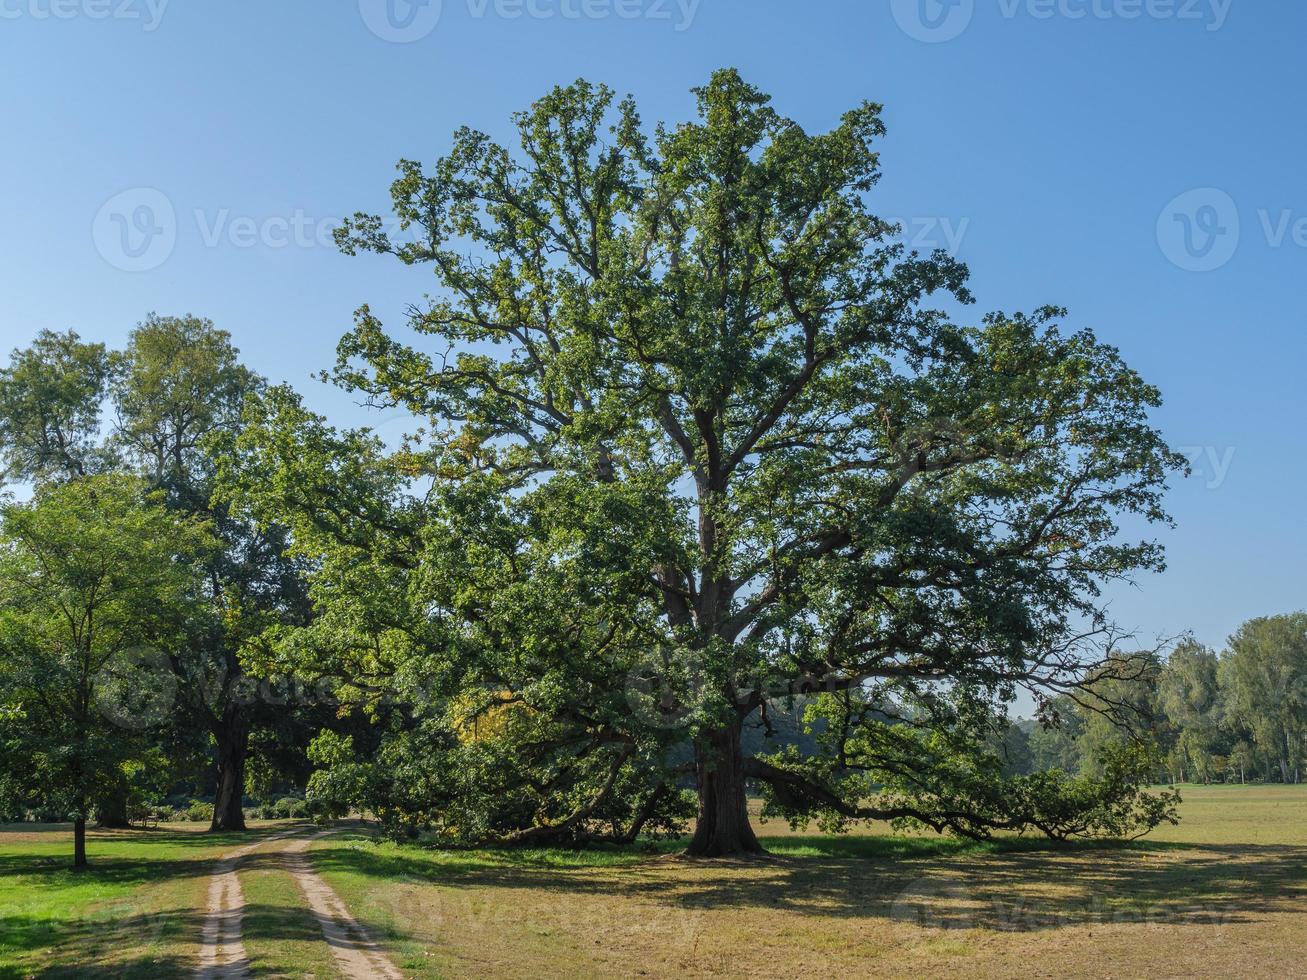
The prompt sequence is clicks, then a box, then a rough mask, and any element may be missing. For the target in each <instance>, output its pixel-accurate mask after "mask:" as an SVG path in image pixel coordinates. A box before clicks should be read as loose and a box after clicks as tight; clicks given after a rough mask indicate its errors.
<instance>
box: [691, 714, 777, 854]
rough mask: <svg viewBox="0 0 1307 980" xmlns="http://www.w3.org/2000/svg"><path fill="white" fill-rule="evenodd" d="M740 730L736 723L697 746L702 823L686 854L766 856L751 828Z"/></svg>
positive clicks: (701, 741)
mask: <svg viewBox="0 0 1307 980" xmlns="http://www.w3.org/2000/svg"><path fill="white" fill-rule="evenodd" d="M740 730H741V722H739V721H736V722H735V723H734V724H732V725H731V726H729V727H728V728H724V729H721V730H719V731H715V732H711V733H709V734H707V735H705V736H704V737H703V738H702V739H701V740H700V741H699V742H698V744H696V745H695V750H694V755H695V775H696V777H697V779H698V784H699V820H698V823H697V824H696V826H695V828H694V837H693V839H692V840H691V841H690V846H689V848H687V849H686V852H685V853H686V854H687V855H689V856H691V857H726V856H729V855H736V854H762V853H763V849H762V845H761V844H759V843H758V838H757V837H756V836H755V835H754V833H753V828H752V827H751V826H750V825H749V808H748V800H747V798H746V796H745V792H744V789H745V780H744V757H743V755H742V753H741V751H740Z"/></svg>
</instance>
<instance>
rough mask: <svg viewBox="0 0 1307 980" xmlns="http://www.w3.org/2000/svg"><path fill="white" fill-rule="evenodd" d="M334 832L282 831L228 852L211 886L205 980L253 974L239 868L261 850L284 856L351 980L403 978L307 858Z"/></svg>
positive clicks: (201, 974)
mask: <svg viewBox="0 0 1307 980" xmlns="http://www.w3.org/2000/svg"><path fill="white" fill-rule="evenodd" d="M330 833H332V831H330V830H323V831H319V832H317V833H314V834H306V833H305V832H303V831H292V832H290V833H284V834H277V835H276V836H274V837H267V838H264V839H263V840H260V841H258V842H256V843H252V844H248V845H246V846H245V847H241V848H238V849H237V850H234V851H232V852H231V853H229V854H224V855H223V856H222V857H221V858H219V860H218V863H217V864H216V865H214V868H213V876H212V879H211V881H210V884H209V899H208V907H207V909H206V911H205V920H204V931H203V934H202V938H201V940H200V965H199V968H198V969H197V970H196V973H195V975H196V977H197V978H200V980H237V978H241V980H243V978H247V977H251V976H252V973H251V971H250V958H249V954H248V953H247V952H246V951H245V945H244V943H243V942H242V937H241V925H242V922H243V920H244V917H245V895H244V893H243V892H242V891H241V884H240V878H239V877H238V876H237V871H238V869H239V867H240V862H241V859H242V858H245V857H248V856H249V855H251V854H253V853H255V852H256V851H257V852H260V853H261V854H264V855H272V854H280V855H281V856H282V859H283V862H284V864H285V866H286V870H287V871H289V872H290V874H291V875H292V877H294V879H295V881H296V882H297V883H298V885H299V887H300V891H301V893H302V894H303V895H304V899H305V902H306V903H307V904H308V907H309V910H310V911H311V912H312V913H313V917H314V918H315V919H316V920H317V922H318V925H319V926H320V927H321V929H322V938H323V940H324V941H325V942H326V943H327V944H328V945H329V946H330V947H331V952H332V955H333V956H334V957H335V960H336V966H337V968H338V969H339V970H340V973H341V975H342V976H344V977H347V978H350V980H371V978H373V977H380V978H383V980H404V974H403V973H401V972H400V971H399V970H398V969H396V968H395V965H394V964H393V963H391V962H390V960H389V959H388V958H387V957H386V955H385V954H384V953H383V952H382V951H381V948H380V947H379V946H378V945H377V944H376V942H375V941H374V940H373V939H372V937H371V936H369V935H368V933H367V930H365V929H364V928H363V926H361V925H360V924H359V922H358V921H357V920H356V919H355V918H354V917H353V916H352V915H350V913H349V910H348V909H347V908H346V907H345V903H344V902H342V901H341V900H340V896H339V895H337V894H336V892H335V890H334V889H332V887H331V886H330V885H328V884H327V883H326V882H325V881H324V880H323V879H322V876H321V875H319V874H318V873H317V872H316V871H314V870H313V867H312V865H311V864H310V863H309V859H308V849H309V845H310V844H312V843H313V841H315V840H317V839H318V838H320V837H325V836H326V835H327V834H330Z"/></svg>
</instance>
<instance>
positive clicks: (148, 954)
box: [0, 902, 323, 978]
mask: <svg viewBox="0 0 1307 980" xmlns="http://www.w3.org/2000/svg"><path fill="white" fill-rule="evenodd" d="M128 907H129V903H127V902H125V903H121V907H119V906H115V905H113V904H112V903H111V904H110V905H109V906H108V907H106V908H104V909H100V910H97V911H95V912H91V913H88V914H87V915H86V916H84V917H82V918H78V919H76V920H73V921H69V920H63V921H51V920H48V919H46V920H43V919H41V918H39V917H32V916H24V915H5V916H0V953H3V958H4V960H5V961H7V962H9V963H11V964H13V966H10V967H5V966H2V965H0V977H9V976H13V977H25V976H40V977H125V978H159V977H189V976H191V975H193V974H194V973H195V971H196V970H197V969H198V967H199V963H198V961H197V960H196V959H195V957H194V956H190V955H182V954H180V953H178V952H176V947H177V946H178V945H183V944H194V943H196V942H197V941H198V939H199V937H200V935H201V934H202V930H203V927H204V915H203V913H202V912H201V911H199V910H187V911H179V910H176V909H173V910H167V911H163V912H158V913H154V914H148V915H132V914H127V910H128ZM242 934H243V936H244V939H245V941H246V943H250V942H252V941H255V940H259V941H262V942H265V943H278V942H306V943H320V942H322V941H323V940H322V931H321V929H320V928H319V927H318V924H317V922H316V920H314V919H313V918H312V916H311V915H310V914H309V913H308V911H307V910H306V909H304V908H301V907H298V906H295V907H286V906H281V905H264V904H259V903H250V904H248V905H246V907H245V916H244V919H243V923H242ZM253 965H254V966H257V965H258V964H257V963H255V964H253Z"/></svg>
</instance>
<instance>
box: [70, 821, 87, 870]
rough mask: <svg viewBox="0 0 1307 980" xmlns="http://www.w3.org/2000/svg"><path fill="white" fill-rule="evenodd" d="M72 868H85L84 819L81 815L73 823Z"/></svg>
mask: <svg viewBox="0 0 1307 980" xmlns="http://www.w3.org/2000/svg"><path fill="white" fill-rule="evenodd" d="M73 867H74V868H85V867H86V817H84V816H81V815H79V816H78V817H77V818H76V819H75V820H74V821H73Z"/></svg>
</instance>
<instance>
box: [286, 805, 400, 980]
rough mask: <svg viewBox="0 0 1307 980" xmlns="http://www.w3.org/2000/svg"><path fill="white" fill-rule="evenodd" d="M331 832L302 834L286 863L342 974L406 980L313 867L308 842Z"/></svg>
mask: <svg viewBox="0 0 1307 980" xmlns="http://www.w3.org/2000/svg"><path fill="white" fill-rule="evenodd" d="M329 833H331V831H329V830H324V831H322V832H320V833H317V834H314V835H313V836H312V837H300V838H297V839H296V840H294V841H292V842H291V843H290V845H289V846H287V847H286V849H285V851H284V853H285V855H286V866H287V867H288V868H290V873H291V874H292V875H294V876H295V880H296V881H298V882H299V886H300V890H301V891H303V892H304V897H305V898H306V899H307V900H308V903H309V908H310V909H312V910H313V915H314V917H315V918H316V919H317V920H318V925H320V926H321V927H322V935H323V936H324V937H325V938H326V940H327V942H328V943H329V944H330V945H331V952H332V953H333V954H335V957H336V964H337V965H338V966H339V967H340V970H341V973H342V974H344V975H345V976H346V977H349V978H351V980H367V978H370V977H384V978H386V980H404V974H402V973H400V972H399V970H397V969H395V965H394V964H393V963H391V962H390V960H389V959H387V958H386V955H385V953H383V952H382V951H381V948H380V947H379V946H377V944H376V942H374V941H373V939H372V937H371V936H369V935H368V933H367V930H365V929H364V928H363V926H361V925H360V924H359V923H358V920H356V919H355V918H354V917H353V916H352V915H350V914H349V910H348V909H347V908H345V903H344V902H342V901H341V900H340V896H339V895H337V894H336V892H335V891H334V890H333V889H332V887H331V886H330V885H328V884H327V883H326V882H325V881H323V880H322V878H321V877H320V876H319V875H318V873H317V872H316V871H314V870H313V868H312V867H310V865H309V859H308V855H307V854H306V853H305V852H306V851H307V850H308V849H309V845H310V844H311V843H312V842H313V841H315V840H317V839H318V838H319V837H324V836H326V835H327V834H329Z"/></svg>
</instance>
